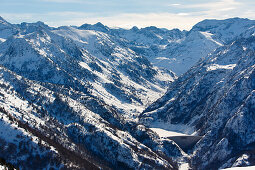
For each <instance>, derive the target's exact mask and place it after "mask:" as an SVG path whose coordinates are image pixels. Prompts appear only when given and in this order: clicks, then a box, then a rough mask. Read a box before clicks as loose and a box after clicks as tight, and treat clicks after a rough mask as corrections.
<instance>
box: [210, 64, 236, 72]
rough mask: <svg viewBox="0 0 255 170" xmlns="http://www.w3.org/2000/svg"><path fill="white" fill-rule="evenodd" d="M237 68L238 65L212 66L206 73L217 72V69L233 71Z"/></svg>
mask: <svg viewBox="0 0 255 170" xmlns="http://www.w3.org/2000/svg"><path fill="white" fill-rule="evenodd" d="M235 66H236V64H229V65H219V64H212V65H210V66H209V67H207V68H206V71H213V70H217V69H228V70H233V69H234V68H235Z"/></svg>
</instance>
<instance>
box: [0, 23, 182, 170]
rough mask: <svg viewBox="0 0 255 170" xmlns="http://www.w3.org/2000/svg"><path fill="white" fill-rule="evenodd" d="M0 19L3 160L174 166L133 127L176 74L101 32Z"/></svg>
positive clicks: (38, 164) (148, 135) (33, 164)
mask: <svg viewBox="0 0 255 170" xmlns="http://www.w3.org/2000/svg"><path fill="white" fill-rule="evenodd" d="M1 20H2V22H1V24H2V25H7V26H8V27H4V26H3V28H4V29H3V30H4V32H3V33H2V35H5V36H3V39H4V40H3V41H1V43H0V64H1V66H0V83H1V92H0V114H1V122H2V123H1V128H0V130H1V132H0V148H1V153H0V157H1V158H4V160H6V161H7V162H9V163H11V164H13V165H14V166H17V167H20V168H25V169H38V168H42V169H43V168H46V169H49V168H55V169H59V168H61V167H62V168H72V169H73V168H78V169H79V168H80V169H84V168H88V169H98V168H100V167H101V168H106V169H107V168H110V167H111V168H122V169H127V168H132V169H138V168H140V169H143V168H144V169H149V168H155V167H158V168H162V169H173V168H174V167H176V166H177V165H175V163H174V162H173V161H172V159H171V158H168V157H166V156H165V155H168V156H169V155H173V156H174V155H177V154H179V155H180V154H181V151H180V150H178V148H177V149H175V150H174V152H172V151H171V150H169V149H164V147H163V146H161V145H162V141H161V140H160V139H159V137H158V136H157V135H156V134H155V133H153V132H152V131H150V130H148V129H146V128H145V127H143V126H138V125H137V124H136V123H134V122H133V121H135V118H136V117H137V114H139V112H141V111H142V110H143V108H144V107H145V105H146V104H148V103H149V102H150V101H152V100H155V99H156V98H158V97H159V96H161V95H162V94H163V92H164V91H165V89H166V86H167V85H168V84H169V83H170V82H171V81H173V80H174V78H175V75H174V74H173V73H171V72H170V71H167V70H165V71H164V70H160V69H158V68H155V67H153V66H152V65H151V64H150V62H149V61H148V60H147V59H146V58H145V57H143V56H139V55H137V54H136V53H134V52H133V51H132V50H131V49H129V48H128V47H126V46H124V45H122V44H120V43H119V41H117V40H116V39H115V37H112V36H111V35H108V34H106V33H103V32H100V31H95V30H81V29H77V28H75V27H60V28H51V27H48V26H47V25H45V24H43V23H42V22H37V23H22V24H20V25H19V24H18V25H12V24H9V23H7V22H6V21H5V20H3V19H1ZM12 29H14V30H16V32H11V31H9V32H8V33H10V34H6V30H12ZM129 121H132V122H133V123H132V122H129ZM131 134H132V135H131ZM136 138H137V139H136ZM143 143H145V144H146V145H148V146H146V145H145V144H143ZM165 143H168V145H169V146H171V147H172V148H175V147H176V144H174V143H173V142H172V141H165ZM160 146H161V147H160ZM159 152H160V153H159Z"/></svg>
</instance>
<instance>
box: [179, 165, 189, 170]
mask: <svg viewBox="0 0 255 170" xmlns="http://www.w3.org/2000/svg"><path fill="white" fill-rule="evenodd" d="M189 169H190V167H189V164H188V163H184V164H181V166H180V167H179V170H189Z"/></svg>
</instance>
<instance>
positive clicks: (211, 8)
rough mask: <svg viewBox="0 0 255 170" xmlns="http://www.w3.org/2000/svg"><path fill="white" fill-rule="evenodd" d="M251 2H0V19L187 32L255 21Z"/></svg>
mask: <svg viewBox="0 0 255 170" xmlns="http://www.w3.org/2000/svg"><path fill="white" fill-rule="evenodd" d="M254 7H255V1H254V0H214V1H212V0H203V1H202V0H124V1H121V0H0V16H2V17H3V18H5V19H6V20H7V21H9V22H11V23H21V22H23V21H24V22H36V21H43V22H45V23H46V24H48V25H50V26H61V25H77V26H79V25H82V24H84V23H91V24H94V23H96V22H99V21H100V22H102V23H103V24H105V25H108V26H110V27H124V28H130V27H132V26H134V25H136V26H138V27H146V26H157V27H161V28H169V29H172V28H180V29H187V30H188V29H190V28H191V27H192V26H193V25H194V24H196V23H197V22H199V21H201V20H203V19H225V18H231V17H242V18H249V19H255V8H254Z"/></svg>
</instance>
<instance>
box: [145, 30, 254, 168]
mask: <svg viewBox="0 0 255 170" xmlns="http://www.w3.org/2000/svg"><path fill="white" fill-rule="evenodd" d="M254 31H255V30H254V28H252V29H249V30H248V31H247V32H245V33H244V34H243V35H242V36H239V37H238V38H237V40H235V41H234V42H233V43H230V44H229V45H226V46H223V47H220V48H218V49H217V50H216V51H215V52H214V53H212V54H211V55H209V56H208V58H206V59H204V60H202V61H200V62H199V63H198V64H197V65H196V66H194V67H192V68H191V69H190V70H189V71H188V72H187V73H185V74H184V75H183V76H181V77H179V78H178V79H177V80H176V81H175V82H174V83H172V84H171V85H170V88H169V89H168V92H167V93H166V94H165V95H164V96H163V97H162V98H160V99H158V100H157V101H156V102H155V103H153V104H152V105H151V106H149V107H148V108H147V109H146V110H145V111H144V113H143V115H142V116H141V121H142V122H144V123H147V124H148V125H151V124H154V123H156V124H157V125H159V124H161V125H162V126H163V125H164V126H165V127H169V128H170V129H171V128H174V127H184V128H183V132H185V133H189V134H192V133H193V134H196V135H199V136H203V138H202V139H201V140H200V141H199V142H198V143H197V144H196V146H195V148H194V149H193V153H192V152H191V157H192V158H191V162H192V165H193V168H197V169H205V168H209V169H217V168H220V167H223V168H224V167H230V166H237V165H238V163H237V161H238V160H239V162H241V161H240V160H241V159H243V158H242V157H243V156H242V155H248V156H247V157H248V163H247V164H246V166H247V165H253V164H254V163H255V162H254V159H253V157H254V149H255V148H254V142H255V138H254V135H252V134H254V126H255V124H254V110H253V104H254V94H253V93H254V87H253V86H254V64H255V60H254V56H255V37H254V35H255V34H254ZM185 127H186V128H185ZM179 130H181V129H179ZM235 161H236V163H235ZM240 165H241V166H245V164H240V163H239V166H240Z"/></svg>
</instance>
